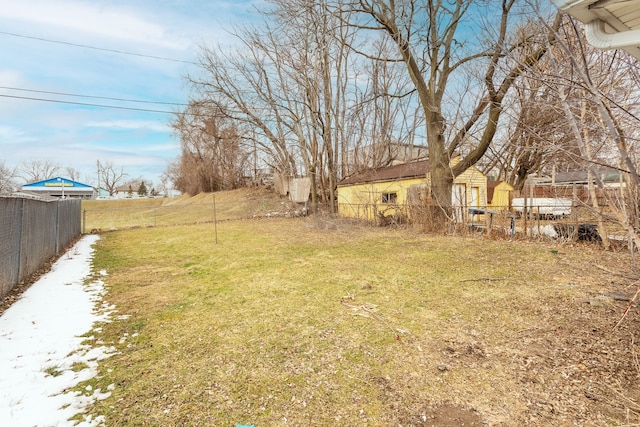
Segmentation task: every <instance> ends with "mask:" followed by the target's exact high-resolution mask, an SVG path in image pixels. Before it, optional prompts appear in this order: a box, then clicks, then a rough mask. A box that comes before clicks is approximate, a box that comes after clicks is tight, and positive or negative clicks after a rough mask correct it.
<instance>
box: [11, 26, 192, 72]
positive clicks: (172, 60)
mask: <svg viewBox="0 0 640 427" xmlns="http://www.w3.org/2000/svg"><path fill="white" fill-rule="evenodd" d="M0 34H3V35H5V36H12V37H20V38H23V39H31V40H38V41H42V42H47V43H57V44H62V45H66V46H74V47H82V48H84V49H93V50H101V51H103V52H111V53H118V54H121V55H131V56H139V57H142V58H151V59H158V60H160V61H171V62H181V63H184V64H193V65H199V64H198V63H197V62H193V61H185V60H182V59H173V58H164V57H162V56H154V55H144V54H142V53H135V52H126V51H123V50H117V49H107V48H103V47H96V46H89V45H86V44H78V43H71V42H65V41H61V40H52V39H46V38H43V37H34V36H25V35H23V34H16V33H9V32H7V31H0Z"/></svg>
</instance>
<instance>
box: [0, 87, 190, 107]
mask: <svg viewBox="0 0 640 427" xmlns="http://www.w3.org/2000/svg"><path fill="white" fill-rule="evenodd" d="M0 89H9V90H18V91H22V92H33V93H46V94H48V95H62V96H75V97H79V98H95V99H107V100H109V101H125V102H139V103H144V104H162V105H175V106H179V107H184V106H187V105H188V104H183V103H179V102H162V101H145V100H140V99H128V98H111V97H108V96H94V95H80V94H76V93H65V92H51V91H47V90H36V89H23V88H18V87H10V86H0Z"/></svg>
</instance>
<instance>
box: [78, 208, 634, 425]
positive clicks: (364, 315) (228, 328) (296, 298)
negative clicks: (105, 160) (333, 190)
mask: <svg viewBox="0 0 640 427" xmlns="http://www.w3.org/2000/svg"><path fill="white" fill-rule="evenodd" d="M218 231H219V243H218V244H216V243H215V240H214V236H213V226H212V225H211V224H202V225H192V226H182V227H165V228H156V229H135V230H128V231H119V232H114V233H107V234H104V235H103V238H102V240H101V241H100V242H99V244H98V248H97V253H96V259H95V267H96V269H103V268H104V269H106V270H107V271H108V273H109V276H107V278H106V281H107V284H108V289H109V290H108V294H107V295H106V297H105V298H106V300H107V301H108V302H109V303H113V304H115V305H116V307H117V309H118V312H119V314H125V315H127V316H129V317H128V318H127V319H120V320H115V321H113V322H111V323H109V324H106V325H103V329H102V332H100V333H98V334H97V336H98V338H99V339H101V340H103V341H104V342H106V343H108V344H113V345H115V346H116V347H117V348H118V350H119V353H118V354H117V355H115V356H113V357H112V358H110V359H108V360H105V361H104V362H103V363H102V364H101V369H100V374H99V376H98V377H97V379H95V380H93V381H92V382H91V384H92V385H93V387H94V388H96V387H98V388H101V389H103V390H104V389H106V388H107V387H108V386H109V385H110V384H114V385H115V389H114V390H113V393H112V396H111V397H110V398H108V399H106V400H104V401H101V402H98V403H97V404H96V405H95V407H93V408H92V410H91V414H93V415H104V416H105V417H106V420H107V425H154V426H185V425H194V426H195V425H215V426H233V425H235V424H236V423H239V424H252V423H254V424H255V425H257V426H266V425H296V426H308V425H322V426H324V425H326V426H330V425H356V424H359V425H372V426H388V425H429V424H428V422H429V420H432V421H433V420H440V419H442V418H439V417H438V416H436V415H434V414H436V413H437V411H436V409H437V408H441V412H442V411H445V412H447V413H449V414H453V415H451V416H450V418H449V419H450V420H453V422H454V423H455V419H458V421H457V422H458V423H459V422H461V420H462V419H463V418H459V417H462V415H459V414H467V415H469V414H472V415H473V416H475V417H477V418H478V419H482V420H483V421H484V422H485V423H487V424H488V425H496V426H497V425H503V426H513V425H535V426H538V425H539V426H543V425H554V426H559V425H616V424H622V423H625V422H626V423H630V422H638V421H639V415H638V414H640V404H639V403H638V402H640V390H639V389H638V386H637V377H638V375H640V372H639V371H638V369H637V360H636V359H635V358H634V357H633V355H634V354H637V353H639V352H640V350H639V349H638V346H637V344H636V343H637V342H638V341H639V338H638V337H637V335H638V334H637V331H638V326H639V325H640V322H639V316H638V314H637V312H636V311H635V310H634V311H633V312H632V313H631V314H630V315H629V317H628V318H627V319H625V322H624V323H623V325H622V326H621V327H619V328H617V329H615V330H612V326H613V325H614V324H615V323H616V321H617V320H618V319H619V316H620V315H621V313H622V310H623V309H624V308H625V307H626V303H622V302H619V301H616V300H614V299H611V298H609V297H603V296H601V294H604V293H608V292H618V293H627V294H631V295H633V293H634V292H635V289H633V287H632V286H631V279H629V278H628V277H623V276H616V275H611V274H610V273H609V272H607V271H606V270H604V269H601V268H598V267H596V265H601V266H606V269H607V270H610V271H619V272H623V271H626V266H627V265H628V259H627V256H626V255H625V254H621V253H611V252H601V251H599V250H597V249H595V248H593V247H591V246H585V245H577V246H570V245H565V246H558V245H555V244H544V243H532V242H523V241H505V240H487V239H481V238H480V239H478V238H462V237H434V236H427V235H424V234H416V233H413V232H411V231H409V230H397V229H380V228H371V227H362V226H358V225H354V224H353V223H347V222H341V221H338V220H333V219H331V218H306V219H272V220H252V221H239V222H228V223H224V224H220V225H219V226H218ZM627 274H628V273H627ZM619 395H622V396H624V398H622V397H620V396H619ZM461 410H468V411H471V412H460V413H458V412H456V411H461ZM440 415H441V414H440ZM468 420H471V422H468V424H467V425H479V424H473V423H472V422H473V419H471V418H468Z"/></svg>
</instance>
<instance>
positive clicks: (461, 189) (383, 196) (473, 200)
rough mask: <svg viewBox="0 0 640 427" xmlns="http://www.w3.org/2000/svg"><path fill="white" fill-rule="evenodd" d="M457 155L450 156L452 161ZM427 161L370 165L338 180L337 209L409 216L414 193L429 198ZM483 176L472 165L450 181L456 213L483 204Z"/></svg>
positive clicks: (365, 214) (351, 213)
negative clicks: (376, 167) (368, 167)
mask: <svg viewBox="0 0 640 427" xmlns="http://www.w3.org/2000/svg"><path fill="white" fill-rule="evenodd" d="M456 161H457V159H453V160H452V163H455V162H456ZM428 174H429V161H428V160H421V161H416V162H410V163H403V164H399V165H393V166H388V167H384V168H378V169H371V170H366V171H363V172H360V173H358V174H355V175H352V176H350V177H348V178H345V179H344V180H342V181H341V182H340V183H339V184H338V212H339V214H340V215H341V216H343V217H351V218H363V219H368V220H373V219H374V218H377V217H380V216H385V217H387V216H392V215H402V216H405V217H408V216H409V205H410V204H411V203H415V200H416V198H417V197H419V199H420V200H421V201H423V202H424V201H428V199H429V175H428ZM486 203H487V178H486V176H485V175H484V174H483V173H482V172H480V170H478V169H477V168H476V167H474V166H472V167H470V168H469V169H467V170H466V171H465V172H463V173H462V174H461V175H460V176H458V177H456V178H455V179H454V181H453V191H452V204H453V206H454V208H458V209H457V212H459V216H466V213H467V212H468V209H469V208H472V207H473V208H480V207H485V206H486Z"/></svg>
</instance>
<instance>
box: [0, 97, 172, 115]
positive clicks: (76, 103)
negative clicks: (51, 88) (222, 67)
mask: <svg viewBox="0 0 640 427" xmlns="http://www.w3.org/2000/svg"><path fill="white" fill-rule="evenodd" d="M0 97H3V98H14V99H26V100H29V101H41V102H53V103H57V104H70V105H81V106H85V107H100V108H112V109H116V110H133V111H145V112H148V113H163V114H175V113H176V112H175V111H164V110H152V109H147V108H134V107H120V106H118V105H104V104H91V103H86V102H73V101H61V100H56V99H45V98H32V97H29V96H16V95H4V94H0Z"/></svg>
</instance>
